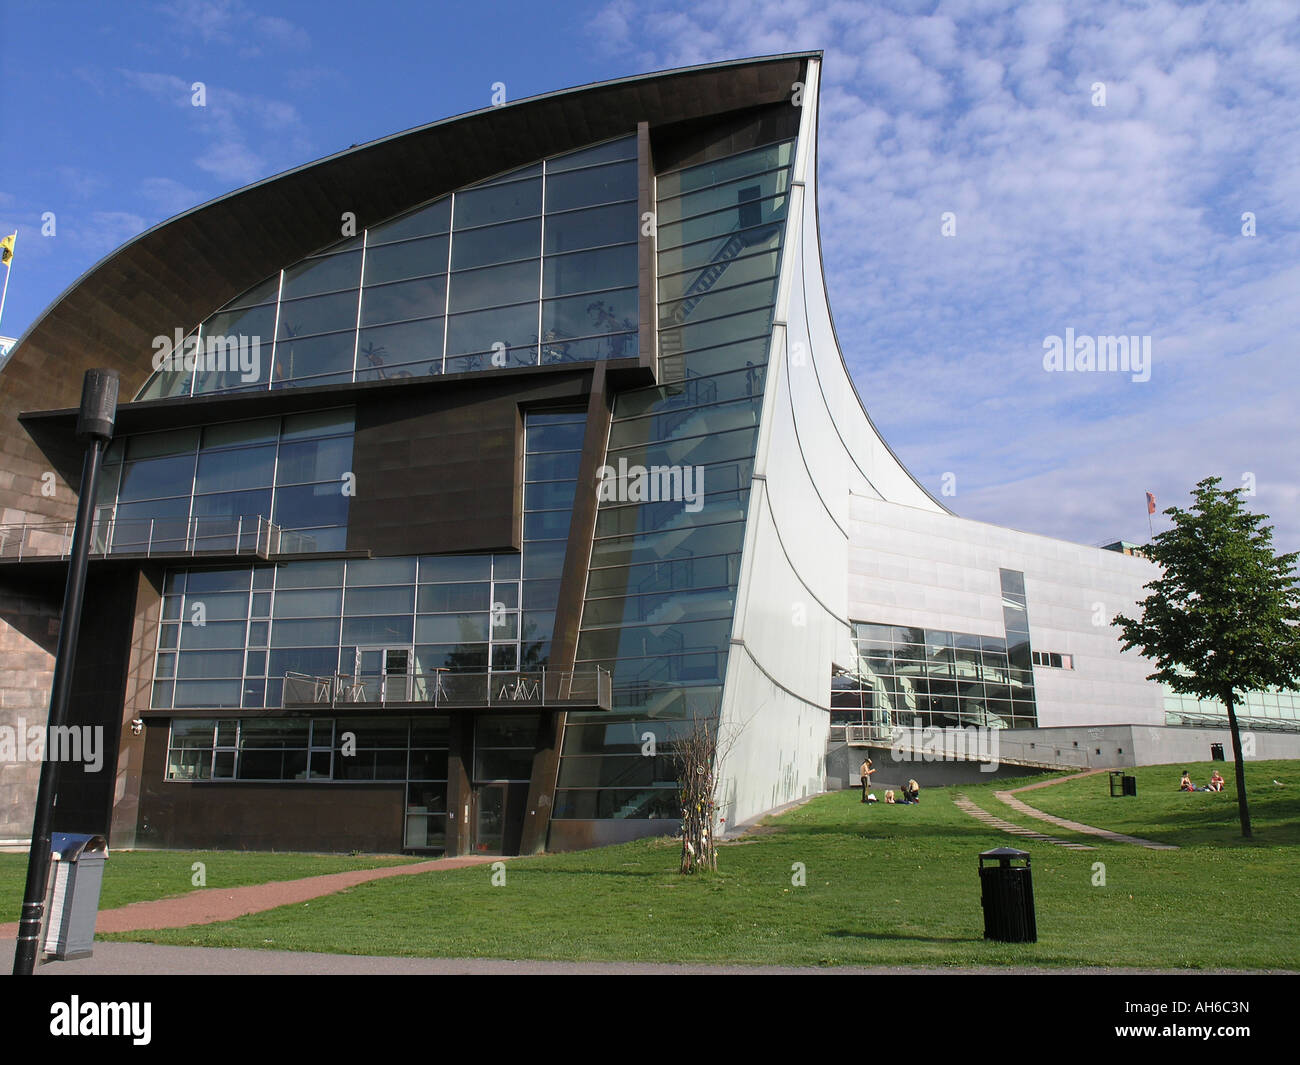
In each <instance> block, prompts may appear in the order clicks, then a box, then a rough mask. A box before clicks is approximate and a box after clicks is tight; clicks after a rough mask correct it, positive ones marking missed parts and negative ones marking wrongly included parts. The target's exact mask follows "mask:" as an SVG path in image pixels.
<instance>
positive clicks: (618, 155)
mask: <svg viewBox="0 0 1300 1065" xmlns="http://www.w3.org/2000/svg"><path fill="white" fill-rule="evenodd" d="M635 158H636V137H634V136H632V137H621V138H619V139H618V140H613V141H606V142H605V143H604V144H597V145H595V146H594V147H591V148H582V149H580V150H578V151H576V152H569V153H568V154H566V155H557V156H556V157H555V158H554V159H548V160H546V173H547V174H548V175H549V174H558V173H560V172H562V171H565V170H572V169H574V168H575V167H579V166H593V165H595V164H596V163H606V162H611V161H613V160H615V159H635Z"/></svg>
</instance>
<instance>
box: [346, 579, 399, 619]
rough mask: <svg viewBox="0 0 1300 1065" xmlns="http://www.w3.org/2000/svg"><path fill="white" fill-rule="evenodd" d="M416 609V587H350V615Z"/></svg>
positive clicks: (394, 612)
mask: <svg viewBox="0 0 1300 1065" xmlns="http://www.w3.org/2000/svg"><path fill="white" fill-rule="evenodd" d="M414 609H415V588H414V586H412V585H409V584H408V585H395V586H393V587H388V588H351V587H350V588H348V595H347V603H346V611H347V613H348V615H349V616H350V617H351V616H358V615H362V614H409V613H411V612H412V611H413V610H414Z"/></svg>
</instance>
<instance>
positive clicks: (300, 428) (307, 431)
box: [280, 407, 353, 440]
mask: <svg viewBox="0 0 1300 1065" xmlns="http://www.w3.org/2000/svg"><path fill="white" fill-rule="evenodd" d="M352 421H353V416H352V411H351V409H350V408H347V407H343V408H338V409H335V410H319V411H312V412H311V413H310V414H291V415H289V416H288V417H287V418H285V419H284V428H283V430H282V431H281V433H280V439H281V440H303V439H306V438H308V437H316V436H332V435H334V434H336V433H350V432H352Z"/></svg>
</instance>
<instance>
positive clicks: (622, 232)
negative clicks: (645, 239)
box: [545, 203, 640, 255]
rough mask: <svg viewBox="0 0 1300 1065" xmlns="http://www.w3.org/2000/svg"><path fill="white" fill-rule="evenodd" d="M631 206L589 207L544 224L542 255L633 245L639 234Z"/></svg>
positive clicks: (634, 213) (624, 204) (557, 217)
mask: <svg viewBox="0 0 1300 1065" xmlns="http://www.w3.org/2000/svg"><path fill="white" fill-rule="evenodd" d="M636 207H637V205H636V204H635V203H621V204H616V205H614V206H611V207H593V208H591V209H589V210H586V211H574V212H572V213H571V214H562V215H555V216H553V217H550V218H547V220H546V249H545V250H546V254H548V255H550V254H551V253H553V252H565V251H578V250H580V249H582V248H599V247H601V246H603V245H606V244H626V243H629V242H631V243H635V242H636V240H637V239H638V235H639V233H640V226H639V225H638V222H639V218H638V215H637V210H636Z"/></svg>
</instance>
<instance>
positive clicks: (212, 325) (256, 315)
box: [202, 305, 275, 344]
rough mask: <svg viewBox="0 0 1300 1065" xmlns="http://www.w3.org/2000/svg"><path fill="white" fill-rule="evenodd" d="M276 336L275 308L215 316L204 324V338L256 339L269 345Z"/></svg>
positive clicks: (254, 308)
mask: <svg viewBox="0 0 1300 1065" xmlns="http://www.w3.org/2000/svg"><path fill="white" fill-rule="evenodd" d="M274 335H275V306H274V305H272V306H269V307H253V308H251V309H246V310H241V311H229V312H226V313H224V314H214V315H213V316H212V317H211V318H209V319H208V320H207V321H206V322H204V323H203V333H202V336H204V337H209V336H214V337H216V336H220V337H236V338H238V337H247V338H248V339H249V341H250V342H251V341H252V339H253V338H254V337H256V338H258V339H259V340H260V341H262V342H263V343H264V344H269V343H270V341H271V338H272V337H273V336H274Z"/></svg>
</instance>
